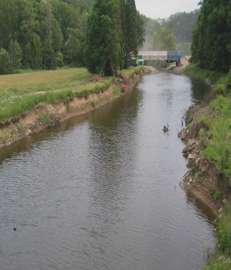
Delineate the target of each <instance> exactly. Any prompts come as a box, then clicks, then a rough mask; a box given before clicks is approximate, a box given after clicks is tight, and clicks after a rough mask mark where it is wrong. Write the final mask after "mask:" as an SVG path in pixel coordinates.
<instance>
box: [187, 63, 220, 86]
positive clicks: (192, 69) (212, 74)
mask: <svg viewBox="0 0 231 270" xmlns="http://www.w3.org/2000/svg"><path fill="white" fill-rule="evenodd" d="M184 73H185V74H186V75H189V76H192V77H195V78H197V79H201V80H209V81H210V82H211V83H216V82H217V81H218V80H219V79H220V78H222V77H223V76H224V75H225V74H223V73H219V72H217V71H211V70H206V69H201V68H199V67H198V66H197V65H195V64H191V65H188V66H187V67H186V68H185V69H184Z"/></svg>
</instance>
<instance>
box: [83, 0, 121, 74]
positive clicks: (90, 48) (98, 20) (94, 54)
mask: <svg viewBox="0 0 231 270" xmlns="http://www.w3.org/2000/svg"><path fill="white" fill-rule="evenodd" d="M118 3H119V2H118V1H117V0H96V1H95V3H94V6H93V8H92V11H91V13H90V16H89V19H88V28H87V37H86V48H85V61H86V66H87V67H88V69H89V70H90V71H91V72H95V73H101V74H104V75H114V74H116V72H117V69H118V68H119V64H120V40H119V33H118V28H117V14H118V8H119V5H118Z"/></svg>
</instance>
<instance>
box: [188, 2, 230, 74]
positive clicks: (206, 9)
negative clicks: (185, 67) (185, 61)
mask: <svg viewBox="0 0 231 270" xmlns="http://www.w3.org/2000/svg"><path fill="white" fill-rule="evenodd" d="M230 37H231V2H230V0H216V1H214V0H213V1H212V0H204V1H203V2H202V6H201V11H200V15H199V18H198V21H197V25H196V28H195V30H194V34H193V43H192V61H193V62H195V63H198V64H199V66H200V67H202V68H207V69H211V70H218V71H223V72H227V71H228V70H229V69H230V66H231V38H230Z"/></svg>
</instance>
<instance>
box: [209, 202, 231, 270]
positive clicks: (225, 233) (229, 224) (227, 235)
mask: <svg viewBox="0 0 231 270" xmlns="http://www.w3.org/2000/svg"><path fill="white" fill-rule="evenodd" d="M217 237H218V245H217V251H216V253H215V254H214V255H213V256H212V257H211V258H210V260H209V262H208V264H207V266H206V267H205V268H204V270H230V269H231V258H230V256H231V207H230V205H229V204H226V205H225V207H224V209H223V213H222V215H221V217H219V219H218V224H217Z"/></svg>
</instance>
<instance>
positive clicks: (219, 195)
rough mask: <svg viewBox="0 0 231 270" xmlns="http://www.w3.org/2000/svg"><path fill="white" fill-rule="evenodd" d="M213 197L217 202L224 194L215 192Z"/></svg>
mask: <svg viewBox="0 0 231 270" xmlns="http://www.w3.org/2000/svg"><path fill="white" fill-rule="evenodd" d="M211 195H212V197H213V199H214V200H215V201H219V200H221V198H222V194H221V192H219V191H214V192H212V194H211Z"/></svg>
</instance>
